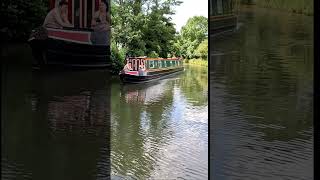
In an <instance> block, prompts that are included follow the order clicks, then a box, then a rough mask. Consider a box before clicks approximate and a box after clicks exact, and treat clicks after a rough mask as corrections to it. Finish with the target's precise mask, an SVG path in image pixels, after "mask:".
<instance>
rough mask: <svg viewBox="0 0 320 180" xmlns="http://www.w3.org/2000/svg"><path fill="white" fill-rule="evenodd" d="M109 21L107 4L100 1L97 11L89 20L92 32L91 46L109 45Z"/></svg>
mask: <svg viewBox="0 0 320 180" xmlns="http://www.w3.org/2000/svg"><path fill="white" fill-rule="evenodd" d="M110 21H111V20H110V15H109V4H108V3H107V2H106V1H105V0H102V1H101V3H100V5H99V11H97V12H95V14H94V16H93V18H92V20H91V27H92V28H93V30H94V32H93V33H91V41H92V43H93V44H101V45H109V44H110V24H111V23H110Z"/></svg>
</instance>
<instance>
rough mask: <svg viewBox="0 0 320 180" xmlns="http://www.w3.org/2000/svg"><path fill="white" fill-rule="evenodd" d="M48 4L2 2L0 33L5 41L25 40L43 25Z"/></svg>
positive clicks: (40, 1) (36, 0)
mask: <svg viewBox="0 0 320 180" xmlns="http://www.w3.org/2000/svg"><path fill="white" fill-rule="evenodd" d="M47 7H48V2H47V1H43V0H14V1H12V0H2V1H1V8H0V17H1V19H2V21H1V22H2V23H1V24H0V33H1V36H3V37H2V38H3V39H5V40H25V39H26V38H27V37H28V36H29V35H30V32H31V30H32V29H34V28H35V27H37V26H39V25H41V24H42V22H43V19H44V18H45V16H46V13H47Z"/></svg>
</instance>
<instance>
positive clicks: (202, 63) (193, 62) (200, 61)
mask: <svg viewBox="0 0 320 180" xmlns="http://www.w3.org/2000/svg"><path fill="white" fill-rule="evenodd" d="M185 63H186V64H191V65H197V66H204V67H208V61H207V60H205V59H187V60H185Z"/></svg>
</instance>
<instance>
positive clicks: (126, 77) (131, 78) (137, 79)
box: [120, 67, 184, 83]
mask: <svg viewBox="0 0 320 180" xmlns="http://www.w3.org/2000/svg"><path fill="white" fill-rule="evenodd" d="M183 70H184V68H183V67H179V68H175V69H168V70H164V71H155V72H148V73H147V75H145V76H137V75H131V74H124V73H121V74H120V79H121V81H122V82H123V83H143V82H150V81H153V80H157V79H161V78H165V77H168V76H169V75H173V74H175V73H178V72H181V71H183Z"/></svg>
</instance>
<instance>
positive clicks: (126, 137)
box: [111, 67, 208, 179]
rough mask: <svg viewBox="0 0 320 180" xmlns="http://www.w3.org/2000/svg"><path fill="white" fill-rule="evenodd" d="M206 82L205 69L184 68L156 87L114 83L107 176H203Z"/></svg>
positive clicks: (148, 84) (204, 167) (204, 162)
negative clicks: (110, 161)
mask: <svg viewBox="0 0 320 180" xmlns="http://www.w3.org/2000/svg"><path fill="white" fill-rule="evenodd" d="M194 76H197V77H194ZM207 80H208V77H207V70H206V68H197V67H189V68H186V71H185V72H183V73H181V74H179V75H177V76H174V77H172V78H169V79H164V80H161V81H159V82H155V83H147V84H138V85H120V84H119V83H118V82H114V83H113V84H112V90H111V91H112V95H111V96H112V108H111V109H112V113H111V122H112V123H111V133H112V135H111V147H112V149H111V160H112V174H115V175H122V176H126V177H132V178H136V179H146V178H151V179H159V178H161V179H168V178H170V179H172V178H173V179H174V178H187V179H205V178H207V174H208V172H207V166H208V159H207V158H208V157H207V154H208V151H207V148H208V144H207V143H208V137H207V133H208V131H207V130H208V129H207V128H208V127H207V123H208V117H207V113H208V110H207V105H208V103H207V100H208V96H207V93H208V91H207V88H206V87H207ZM119 96H120V98H119Z"/></svg>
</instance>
